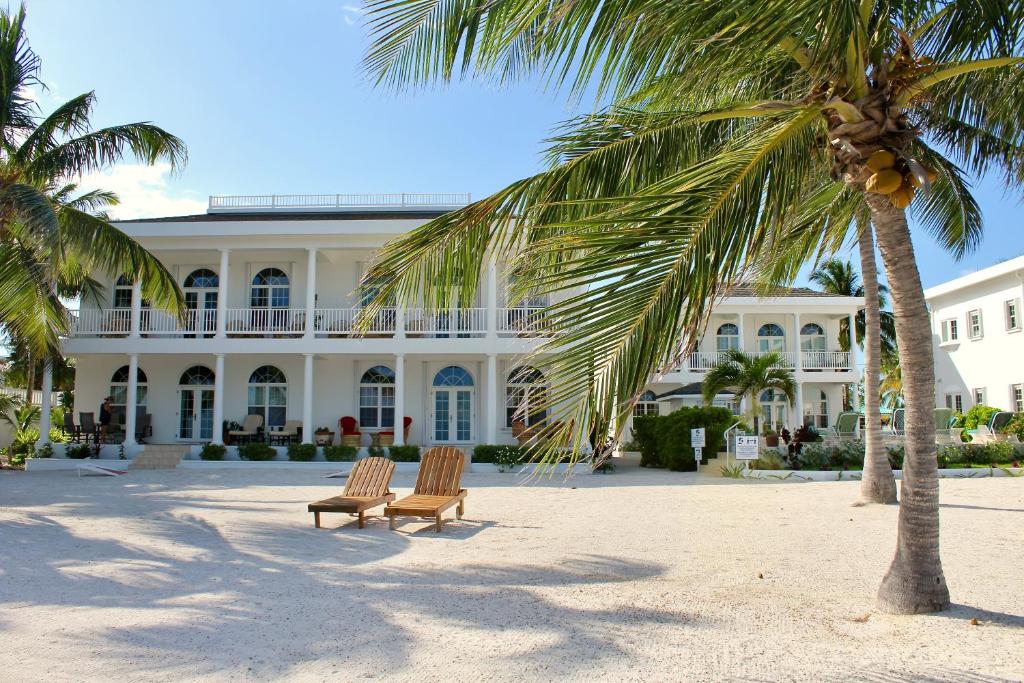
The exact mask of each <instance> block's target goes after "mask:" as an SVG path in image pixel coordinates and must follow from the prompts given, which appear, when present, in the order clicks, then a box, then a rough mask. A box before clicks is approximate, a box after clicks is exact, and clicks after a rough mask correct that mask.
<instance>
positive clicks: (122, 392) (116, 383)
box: [110, 365, 149, 424]
mask: <svg viewBox="0 0 1024 683" xmlns="http://www.w3.org/2000/svg"><path fill="white" fill-rule="evenodd" d="M128 372H129V369H128V366H127V365H122V366H121V367H119V368H118V369H117V370H115V371H114V374H113V375H111V377H110V395H111V396H112V397H113V399H114V400H113V402H112V403H113V407H112V408H111V410H110V413H111V416H112V420H113V422H114V423H116V424H124V420H125V413H126V409H127V407H128V377H129V374H128ZM135 378H136V381H137V382H138V390H137V393H136V394H135V412H136V414H137V415H142V414H143V413H145V412H146V399H147V395H148V393H149V382H148V380H147V379H146V373H145V372H143V371H142V368H138V370H137V371H136V374H135Z"/></svg>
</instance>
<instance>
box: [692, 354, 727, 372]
mask: <svg viewBox="0 0 1024 683" xmlns="http://www.w3.org/2000/svg"><path fill="white" fill-rule="evenodd" d="M724 359H725V354H724V353H721V352H719V351H696V352H694V353H691V354H690V357H689V359H688V360H689V368H690V370H691V371H693V372H707V371H708V370H710V369H711V368H713V367H715V366H716V365H718V364H719V363H721V362H722V361H723V360H724Z"/></svg>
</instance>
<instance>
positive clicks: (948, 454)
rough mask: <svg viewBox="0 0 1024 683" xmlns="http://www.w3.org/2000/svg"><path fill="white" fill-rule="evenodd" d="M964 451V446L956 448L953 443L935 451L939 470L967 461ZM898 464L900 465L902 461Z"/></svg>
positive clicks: (965, 448)
mask: <svg viewBox="0 0 1024 683" xmlns="http://www.w3.org/2000/svg"><path fill="white" fill-rule="evenodd" d="M900 448H902V446H900ZM966 450H967V447H966V446H957V445H956V444H955V443H947V444H943V445H941V446H939V447H938V449H936V451H935V459H936V461H937V462H938V465H939V469H946V468H947V467H949V466H950V465H953V464H955V463H961V462H965V461H966V459H967V455H966V454H965V451H966ZM900 464H902V460H901V463H900Z"/></svg>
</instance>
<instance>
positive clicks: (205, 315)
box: [139, 308, 217, 337]
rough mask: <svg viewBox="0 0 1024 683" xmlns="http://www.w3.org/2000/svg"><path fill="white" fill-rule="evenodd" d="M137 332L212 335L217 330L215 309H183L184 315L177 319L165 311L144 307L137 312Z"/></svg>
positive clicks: (158, 334)
mask: <svg viewBox="0 0 1024 683" xmlns="http://www.w3.org/2000/svg"><path fill="white" fill-rule="evenodd" d="M139 332H140V333H141V334H142V335H143V336H146V337H161V336H164V337H174V336H191V335H193V334H198V335H202V336H204V337H210V336H213V335H214V334H215V333H216V332H217V311H216V309H207V310H202V311H196V310H189V311H185V317H184V318H183V319H181V320H179V319H178V318H177V317H175V316H174V315H172V314H170V313H168V312H167V311H160V310H154V309H151V308H144V309H142V311H140V313H139Z"/></svg>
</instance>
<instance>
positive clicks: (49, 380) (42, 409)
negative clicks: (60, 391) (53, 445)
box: [26, 361, 53, 446]
mask: <svg viewBox="0 0 1024 683" xmlns="http://www.w3.org/2000/svg"><path fill="white" fill-rule="evenodd" d="M52 393H53V367H52V366H51V365H50V363H49V361H47V362H46V363H45V364H44V365H43V395H42V396H41V397H40V398H39V440H38V441H37V442H36V444H37V445H39V446H42V445H43V444H47V443H50V394H52ZM26 396H27V397H28V401H29V403H31V402H32V387H29V388H28V390H27V392H26Z"/></svg>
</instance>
